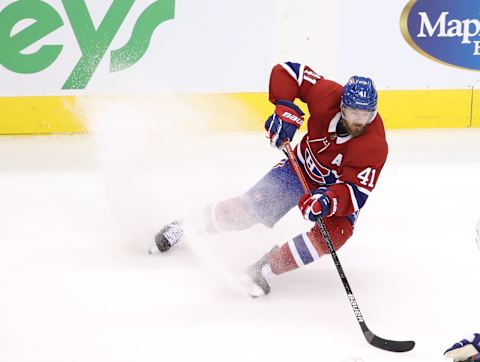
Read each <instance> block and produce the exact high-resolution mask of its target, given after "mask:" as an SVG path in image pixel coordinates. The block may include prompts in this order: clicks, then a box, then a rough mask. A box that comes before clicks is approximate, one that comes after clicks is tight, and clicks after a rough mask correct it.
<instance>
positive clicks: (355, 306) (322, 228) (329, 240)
mask: <svg viewBox="0 0 480 362" xmlns="http://www.w3.org/2000/svg"><path fill="white" fill-rule="evenodd" d="M283 146H284V148H285V150H286V152H287V155H288V159H289V161H290V165H291V166H292V168H293V170H294V171H295V174H296V175H297V177H298V179H299V181H300V183H301V184H302V187H303V189H304V191H305V193H308V194H311V193H312V191H311V190H310V187H309V186H308V183H307V180H306V179H305V176H304V175H303V173H302V170H301V168H300V165H299V164H298V161H297V159H296V158H295V154H294V153H293V150H292V146H291V145H290V143H289V142H285V143H284V145H283ZM316 222H317V225H318V226H319V228H320V232H321V233H322V236H323V239H324V240H325V244H327V247H328V250H329V252H330V255H331V256H332V259H333V261H334V263H335V266H336V267H337V271H338V274H339V275H340V279H342V283H343V286H344V287H345V291H346V292H347V295H348V299H349V301H350V304H351V306H352V308H353V312H354V313H355V317H356V318H357V321H358V323H359V324H360V328H362V331H363V333H366V332H367V331H368V327H367V325H366V323H365V321H364V319H363V316H362V313H361V311H360V308H359V306H358V303H357V301H356V299H355V296H354V295H353V292H352V288H350V284H349V283H348V280H347V277H346V275H345V272H344V271H343V268H342V265H341V264H340V260H339V259H338V256H337V253H336V251H335V248H334V247H333V242H332V238H331V237H330V233H329V232H328V230H327V227H326V226H325V223H324V222H323V220H322V218H320V217H319V218H317V221H316Z"/></svg>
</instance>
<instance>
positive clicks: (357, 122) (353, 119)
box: [342, 106, 375, 137]
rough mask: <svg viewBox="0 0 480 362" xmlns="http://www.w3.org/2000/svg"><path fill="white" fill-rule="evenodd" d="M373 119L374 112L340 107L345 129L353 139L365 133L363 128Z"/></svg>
mask: <svg viewBox="0 0 480 362" xmlns="http://www.w3.org/2000/svg"><path fill="white" fill-rule="evenodd" d="M373 117H375V112H370V111H365V110H362V109H354V108H350V107H345V106H343V107H342V118H343V120H344V125H345V128H346V129H347V131H348V133H350V134H351V135H352V136H354V137H356V136H360V135H361V134H362V133H363V132H364V131H365V127H366V126H367V124H368V123H370V122H371V121H372V120H373Z"/></svg>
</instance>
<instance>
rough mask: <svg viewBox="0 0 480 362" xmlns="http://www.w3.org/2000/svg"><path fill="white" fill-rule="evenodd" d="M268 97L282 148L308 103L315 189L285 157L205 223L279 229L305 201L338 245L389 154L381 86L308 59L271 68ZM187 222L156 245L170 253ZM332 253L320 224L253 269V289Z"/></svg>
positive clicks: (165, 232) (306, 163) (264, 288)
mask: <svg viewBox="0 0 480 362" xmlns="http://www.w3.org/2000/svg"><path fill="white" fill-rule="evenodd" d="M269 99H270V102H272V103H273V105H274V106H275V111H274V113H273V114H272V115H271V116H270V117H269V118H268V119H267V121H266V123H265V128H266V130H267V132H268V136H269V139H270V144H271V145H272V146H273V147H276V148H278V149H280V150H281V149H282V148H283V143H284V142H285V141H291V140H292V139H293V137H294V135H295V132H296V131H297V129H298V128H299V127H300V126H301V125H302V123H303V116H304V113H303V111H302V110H301V109H300V108H299V107H298V106H297V105H295V104H294V103H293V101H294V100H295V99H300V100H301V101H303V102H304V103H306V104H307V106H308V110H309V112H310V118H309V120H308V124H307V128H308V132H307V133H306V134H305V136H304V137H303V138H302V140H301V141H300V143H299V145H297V147H296V149H295V153H296V157H297V159H298V161H299V163H300V165H301V167H302V171H303V173H304V175H305V176H306V178H307V182H308V183H309V186H310V189H311V190H313V192H312V195H310V194H304V191H303V189H302V186H301V184H300V181H299V180H298V179H297V177H296V175H295V173H294V171H293V170H292V167H291V166H290V163H289V161H288V160H286V159H284V160H282V161H280V162H279V163H278V164H277V165H275V166H274V167H273V168H272V169H271V170H270V171H269V172H268V173H267V174H266V175H265V176H264V177H263V178H262V179H261V180H260V181H258V183H257V184H255V185H254V186H253V187H252V188H251V189H250V190H248V191H246V192H245V193H244V194H243V195H241V196H238V197H234V198H231V199H228V200H224V201H220V202H218V203H216V204H214V205H211V206H209V207H207V209H206V210H205V212H204V217H203V221H202V225H203V226H202V228H203V229H204V230H206V231H208V232H212V233H216V232H223V231H231V230H242V229H246V228H248V227H250V226H252V225H254V224H257V223H261V224H263V225H265V226H267V227H270V228H272V227H273V226H274V225H275V223H276V222H277V221H278V220H280V219H281V218H282V217H283V216H284V215H285V214H286V213H287V212H288V211H289V210H290V209H292V208H293V207H294V206H295V205H297V204H298V206H299V208H300V210H301V212H302V214H303V216H304V218H306V219H308V220H310V221H312V222H314V221H315V220H316V219H317V218H318V217H321V218H323V219H324V222H325V224H326V226H327V229H328V231H329V233H330V235H331V238H332V241H333V244H334V248H335V250H337V249H339V248H340V247H341V246H342V245H343V244H344V243H345V242H346V241H347V239H348V238H349V237H350V236H351V235H352V232H353V227H354V225H355V222H356V220H357V217H358V214H359V211H360V209H361V208H362V207H363V206H364V205H365V202H366V201H367V198H368V197H369V195H370V192H371V191H372V190H373V189H374V187H375V185H376V182H377V180H378V177H379V175H380V172H381V170H382V167H383V165H384V163H385V160H386V157H387V153H388V147H387V143H386V140H385V131H384V127H383V122H382V119H381V117H380V115H379V114H378V113H377V91H376V89H375V86H374V84H373V82H372V80H371V79H369V78H364V77H359V76H353V77H351V78H350V80H349V81H348V83H347V84H346V85H345V86H344V87H342V86H341V85H340V84H338V83H336V82H333V81H331V80H327V79H325V78H324V77H323V76H320V75H318V74H317V73H315V72H314V71H313V70H312V69H311V68H309V67H308V66H306V65H303V64H298V63H292V62H286V63H281V64H277V65H276V66H275V67H274V68H273V69H272V72H271V75H270V84H269ZM184 221H185V220H184ZM184 221H175V222H172V223H170V224H168V225H166V226H165V227H164V228H163V229H162V230H160V232H159V233H158V234H157V235H156V237H155V241H156V247H154V249H155V250H156V251H158V250H159V251H161V252H165V251H167V250H168V249H170V247H171V246H172V245H174V244H176V243H177V242H178V241H179V240H180V239H181V238H182V237H183V235H184V230H183V227H182V224H183V223H184ZM328 252H329V251H328V248H327V246H326V244H325V241H324V240H323V237H322V235H321V232H320V230H319V228H318V226H317V225H316V224H315V226H313V227H312V229H311V230H310V231H306V232H303V233H301V234H299V235H297V236H294V237H293V238H291V239H290V240H287V241H286V242H285V243H284V244H283V245H281V246H280V247H278V246H277V247H275V248H274V249H272V250H271V251H270V252H269V253H267V254H266V255H265V256H264V257H262V258H261V259H260V260H259V261H257V262H256V263H254V264H253V265H251V266H250V267H248V268H247V276H248V278H247V280H248V282H249V285H248V292H249V294H250V295H251V296H253V297H256V296H260V295H264V294H268V293H269V292H270V284H271V279H272V278H273V277H274V276H277V275H280V274H283V273H285V272H288V271H291V270H294V269H297V268H299V267H302V266H304V265H307V264H309V263H311V262H313V261H314V260H316V259H318V258H320V257H321V256H322V255H324V254H327V253H328Z"/></svg>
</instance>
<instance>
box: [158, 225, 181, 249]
mask: <svg viewBox="0 0 480 362" xmlns="http://www.w3.org/2000/svg"><path fill="white" fill-rule="evenodd" d="M163 235H164V236H165V238H166V239H167V240H168V242H169V243H170V245H173V244H176V243H177V242H178V241H179V240H180V238H181V237H182V236H183V229H182V227H181V226H180V225H178V224H172V225H171V226H170V227H169V228H168V229H167V230H165V233H164V234H163Z"/></svg>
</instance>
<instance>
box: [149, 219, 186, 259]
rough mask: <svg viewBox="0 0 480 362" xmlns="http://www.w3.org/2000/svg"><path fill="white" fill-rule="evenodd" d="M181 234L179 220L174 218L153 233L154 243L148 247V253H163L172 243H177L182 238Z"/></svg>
mask: <svg viewBox="0 0 480 362" xmlns="http://www.w3.org/2000/svg"><path fill="white" fill-rule="evenodd" d="M183 235H184V232H183V228H182V225H181V224H180V222H179V221H177V220H176V221H173V222H171V223H170V224H167V225H165V226H164V227H163V228H162V230H160V231H159V232H158V233H157V235H155V245H153V246H152V247H151V248H150V250H149V253H150V254H156V253H158V252H160V253H165V252H166V251H168V250H169V249H170V248H171V247H172V246H173V245H175V244H176V243H178V242H179V241H180V240H181V239H182V238H183Z"/></svg>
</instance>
